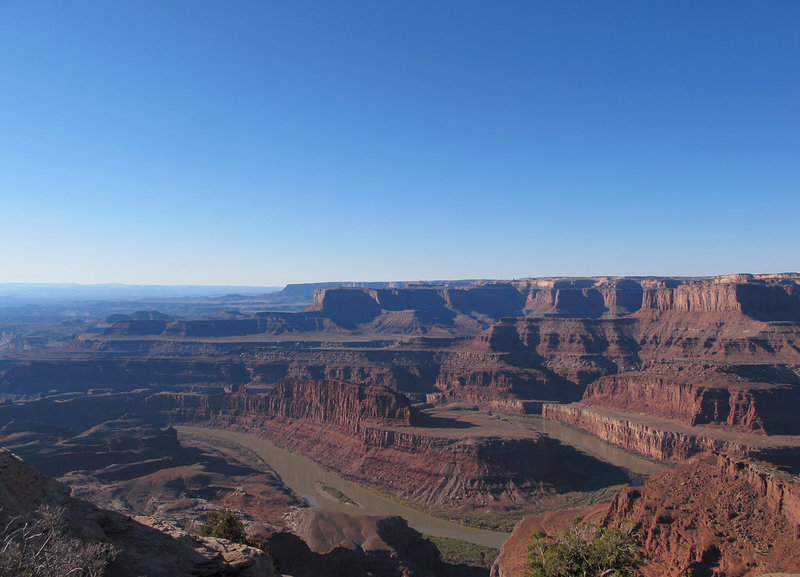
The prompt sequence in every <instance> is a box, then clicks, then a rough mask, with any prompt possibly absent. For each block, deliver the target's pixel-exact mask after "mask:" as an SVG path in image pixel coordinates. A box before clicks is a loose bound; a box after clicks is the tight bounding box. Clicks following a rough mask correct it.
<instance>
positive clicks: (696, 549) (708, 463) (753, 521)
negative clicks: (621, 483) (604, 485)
mask: <svg viewBox="0 0 800 577" xmlns="http://www.w3.org/2000/svg"><path fill="white" fill-rule="evenodd" d="M799 496H800V480H798V478H797V477H794V476H791V475H788V474H786V473H782V472H780V471H778V470H776V469H774V468H771V467H769V466H766V465H762V464H758V463H753V462H749V461H742V460H739V459H735V458H731V457H728V456H717V455H708V456H703V457H698V458H696V459H695V460H693V461H692V462H690V463H688V464H686V465H684V466H682V467H680V468H678V469H675V470H674V471H671V472H669V473H665V474H661V475H657V476H656V477H653V478H651V479H650V480H648V481H647V482H646V483H645V486H644V487H643V488H639V487H636V488H633V487H632V488H628V489H624V490H623V491H622V492H621V493H620V494H619V495H618V496H617V497H616V499H615V500H614V501H613V502H612V504H611V506H610V508H609V511H608V513H607V514H606V518H605V522H606V523H616V522H618V520H621V519H623V518H624V519H626V520H629V521H630V522H633V523H635V524H636V525H637V526H638V527H640V528H641V529H640V533H639V536H640V539H641V542H642V545H643V548H644V550H645V551H646V553H647V557H648V561H647V563H646V564H645V565H644V567H643V574H644V575H645V577H650V576H652V577H656V576H665V577H669V576H676V577H677V576H678V575H687V574H688V575H690V576H697V577H699V576H701V575H712V574H713V575H717V574H719V575H722V574H724V575H726V576H728V577H739V576H744V575H760V574H762V573H769V572H776V573H777V572H787V573H790V572H791V573H797V572H799V571H800V516H799V515H798V512H799V511H800V508H798V504H799V503H800V500H799V499H800V497H799Z"/></svg>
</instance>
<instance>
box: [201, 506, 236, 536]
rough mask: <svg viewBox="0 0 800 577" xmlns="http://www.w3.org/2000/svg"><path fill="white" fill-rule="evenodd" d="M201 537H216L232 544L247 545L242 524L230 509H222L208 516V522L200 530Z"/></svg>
mask: <svg viewBox="0 0 800 577" xmlns="http://www.w3.org/2000/svg"><path fill="white" fill-rule="evenodd" d="M200 536H202V537H217V538H219V539H227V540H228V541H233V542H234V543H244V544H247V532H246V531H245V529H244V523H242V521H241V520H240V519H239V518H238V517H237V516H236V513H234V512H233V511H231V510H230V509H226V508H225V507H222V508H220V509H216V510H214V511H211V513H209V514H208V521H206V524H205V525H203V528H202V529H200Z"/></svg>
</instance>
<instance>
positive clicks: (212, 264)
mask: <svg viewBox="0 0 800 577" xmlns="http://www.w3.org/2000/svg"><path fill="white" fill-rule="evenodd" d="M798 22H800V4H798V3H796V2H790V1H776V2H769V3H760V4H754V3H751V2H743V1H733V2H724V3H723V2H705V3H699V4H698V3H694V2H688V1H678V2H669V3H667V2H648V3H641V2H633V1H612V2H607V3H603V4H593V3H588V2H575V3H561V2H552V3H543V2H536V3H533V2H522V1H512V2H507V3H502V4H499V5H498V4H496V3H488V2H486V3H480V2H474V3H463V2H450V1H444V2H439V3H434V4H430V3H419V4H414V3H411V4H409V3H393V2H380V3H375V2H364V1H356V2H351V3H347V4H338V3H336V4H328V3H318V2H309V1H297V2H282V1H276V2H269V3H259V2H241V3H235V4H224V5H223V4H219V3H216V2H210V1H206V0H201V1H192V2H188V1H183V0H175V1H172V2H114V3H107V2H82V3H79V4H76V3H64V2H56V1H41V2H4V3H0V66H2V69H3V70H4V72H5V74H4V85H5V88H4V90H2V91H0V201H2V202H1V204H0V245H2V246H3V249H1V250H0V282H34V283H42V282H44V283H48V282H55V283H64V282H75V283H80V284H105V283H120V284H140V285H145V284H152V285H224V286H256V287H261V286H267V287H275V286H283V285H286V284H291V283H305V282H326V281H329V280H330V279H352V281H358V282H391V281H402V280H424V279H471V278H478V279H512V278H526V277H543V276H548V277H552V276H716V275H721V274H732V273H737V272H756V273H757V272H782V271H797V270H800V252H799V251H798V250H797V247H798V246H800V228H798V227H797V216H798V214H800V195H798V191H800V162H798V158H800V107H798V106H797V102H800V74H798V72H797V62H798V61H800V34H798V24H797V23H798ZM343 282H345V281H343Z"/></svg>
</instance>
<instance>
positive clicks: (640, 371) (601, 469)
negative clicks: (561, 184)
mask: <svg viewBox="0 0 800 577" xmlns="http://www.w3.org/2000/svg"><path fill="white" fill-rule="evenodd" d="M150 304H153V303H150V302H143V303H141V305H142V308H138V309H133V310H128V311H126V310H124V309H123V308H120V307H117V308H114V309H109V308H108V307H106V308H104V309H103V310H114V313H113V314H111V315H109V316H107V317H103V318H97V317H94V318H93V317H91V315H86V316H85V317H83V318H82V320H80V321H75V320H74V319H72V320H70V317H66V316H65V317H63V318H62V319H61V320H60V321H59V322H58V323H54V322H52V321H50V324H48V323H44V322H40V323H35V324H34V323H30V322H27V321H26V322H23V321H22V320H20V319H10V320H6V321H3V319H2V318H0V321H2V322H0V328H2V332H3V335H4V338H3V341H2V343H0V441H2V443H3V444H5V445H8V446H10V447H11V448H12V449H13V450H14V451H15V452H17V453H18V454H20V455H21V456H23V457H24V458H25V459H30V460H31V462H32V463H33V464H34V465H35V466H37V467H40V468H41V469H42V472H44V473H46V474H51V475H54V476H57V477H59V478H60V479H61V480H62V481H66V482H69V483H71V484H72V485H73V486H74V487H75V490H77V491H79V493H80V491H82V490H84V489H82V488H81V487H84V488H85V487H93V488H92V489H91V490H86V492H85V493H80V494H81V495H82V496H83V495H84V494H85V495H87V496H91V495H92V494H93V495H94V496H95V498H97V499H101V500H104V503H110V502H113V501H114V500H115V499H116V500H117V501H118V502H121V501H120V499H121V500H122V501H125V497H124V494H125V493H126V491H127V492H131V491H134V489H133V486H134V485H136V486H137V489H136V491H140V492H141V491H142V490H143V489H142V487H143V486H144V485H143V484H142V483H144V482H139V481H136V482H134V480H135V479H144V478H145V477H147V476H148V475H162V476H163V475H166V474H165V473H163V471H167V470H171V469H172V468H174V467H173V466H175V467H177V466H178V465H180V467H187V466H189V464H188V463H186V460H185V458H184V457H183V456H182V455H183V453H184V452H185V451H186V449H185V448H184V447H183V445H182V444H181V443H180V442H179V441H178V440H177V438H176V437H175V430H174V429H172V428H171V427H170V425H171V424H175V425H192V426H203V427H208V428H210V429H209V430H211V429H214V428H216V429H225V430H230V431H237V432H239V433H245V434H248V435H253V436H257V437H260V438H264V439H268V440H271V441H272V442H274V443H276V444H277V445H279V446H281V447H283V448H286V449H289V450H291V451H294V452H296V453H298V454H301V455H305V456H307V457H309V458H310V459H312V460H313V461H315V462H316V463H318V464H319V465H321V466H322V467H324V468H326V469H329V470H331V471H334V472H335V473H337V474H338V475H341V477H343V478H344V479H347V480H348V481H352V482H355V483H358V484H360V485H363V486H367V487H371V488H373V489H374V490H376V491H381V492H384V493H386V494H389V495H391V496H392V497H393V498H395V499H398V500H400V501H402V502H405V503H407V504H409V505H412V506H414V507H418V508H422V509H424V510H426V511H428V512H431V513H433V514H435V515H438V516H442V517H447V518H455V519H459V520H461V521H462V522H465V523H469V524H473V525H477V526H485V527H494V528H502V529H505V530H508V529H510V528H511V526H512V525H513V523H514V522H516V521H518V520H519V519H521V518H522V517H523V516H525V515H529V514H536V515H548V514H549V513H548V511H551V512H552V511H554V510H568V509H570V508H574V507H576V506H581V507H584V509H582V510H586V509H585V508H586V507H592V506H596V504H597V503H602V502H605V503H608V502H609V501H611V500H612V498H614V495H616V494H617V493H618V492H619V490H620V487H621V485H623V484H626V483H631V482H635V483H638V482H639V480H640V477H639V476H638V475H633V474H632V473H631V472H630V471H629V470H627V469H625V468H624V467H622V466H619V465H615V464H614V463H609V462H607V461H605V460H604V458H603V456H602V455H600V454H599V453H591V452H588V453H587V451H586V449H585V448H581V447H578V446H573V445H571V444H570V443H569V442H565V441H560V440H558V439H556V438H554V437H552V436H550V435H548V434H547V433H546V432H544V431H543V430H542V429H541V428H537V427H535V426H533V425H532V424H531V423H533V422H534V421H533V420H532V419H534V418H535V419H543V420H544V421H545V422H558V423H562V424H563V425H566V426H567V427H573V428H575V429H578V430H580V431H583V432H585V433H587V434H591V435H594V436H596V437H599V438H600V439H603V440H604V441H607V442H608V443H611V444H613V445H616V446H619V447H621V448H623V449H625V450H628V451H632V452H635V453H637V454H639V455H642V456H643V457H645V458H648V459H653V460H657V461H659V462H663V463H669V464H671V465H673V466H674V465H677V466H680V467H683V466H686V463H694V465H691V466H693V467H695V468H696V469H697V470H698V471H699V470H700V469H703V468H704V467H711V468H712V469H714V467H716V469H714V470H717V469H719V470H720V471H722V469H725V468H726V467H727V469H731V470H733V469H736V468H737V467H740V468H741V471H745V470H750V469H748V467H751V463H755V462H763V463H768V464H769V465H764V466H765V467H766V466H772V467H778V468H779V469H780V471H779V473H780V475H789V477H786V480H785V481H783V483H784V486H786V487H788V486H790V485H791V482H790V480H791V475H793V474H797V473H800V420H798V419H797V417H796V415H797V408H798V407H799V406H800V275H798V274H796V273H784V274H766V275H747V274H740V275H728V276H723V277H707V278H682V277H669V278H667V277H593V278H540V279H519V280H513V281H477V280H476V281H455V282H450V281H442V282H430V283H412V282H398V283H327V284H325V283H323V284H317V285H294V286H287V287H286V288H285V289H284V290H283V291H279V292H277V293H270V294H268V295H254V296H247V295H236V296H230V297H224V298H222V297H220V298H215V299H205V300H203V301H202V302H200V301H198V302H196V303H195V304H192V303H191V302H190V301H186V302H184V303H178V302H176V301H170V302H159V303H156V304H158V305H159V306H160V308H159V310H155V309H153V308H146V307H147V306H148V305H150ZM70 310H73V311H74V310H76V309H75V308H73V309H70ZM78 310H82V309H80V307H78ZM48 314H53V313H48ZM63 314H65V315H67V314H72V313H66V312H65V313H63ZM106 436H107V437H110V438H113V439H117V440H116V441H115V442H114V443H106V444H105V445H104V444H103V440H104V437H106ZM187 446H188V445H187ZM196 450H201V448H200V445H198V446H197V447H196ZM202 451H205V453H204V454H205V455H206V456H207V457H208V458H210V455H211V453H212V452H213V451H214V447H210V446H208V445H205V446H204V448H202ZM709 451H711V453H708V452H709ZM709 454H711V455H712V457H708V456H706V457H701V458H700V460H699V461H698V460H697V458H698V457H697V456H698V455H709ZM229 457H230V456H229ZM229 457H224V458H229ZM215 458H216V459H223V460H224V458H223V457H222V456H220V455H217V456H216V457H215ZM712 458H713V459H727V460H728V461H725V462H726V463H729V465H725V466H723V465H722V464H720V463H722V462H723V461H718V462H717V461H715V463H716V464H714V465H713V466H712V464H711V460H710V459H712ZM78 461H81V462H84V463H86V467H84V469H86V470H88V471H89V473H81V472H80V471H79V470H77V469H76V468H75V466H74V465H73V466H71V464H74V463H76V462H78ZM214 462H217V461H214ZM697 463H702V464H701V465H698V464H697ZM730 463H738V464H737V465H734V464H730ZM698 468H699V469H698ZM727 469H726V470H727ZM694 470H695V469H692V471H694ZM737 470H738V469H737ZM220 471H222V469H220ZM703 471H705V472H703V473H702V474H700V473H697V474H698V475H699V477H698V479H700V480H698V481H697V484H696V485H694V486H693V488H692V490H693V491H701V490H702V489H700V487H701V485H702V483H715V482H718V477H715V476H714V475H717V473H714V474H713V475H712V474H711V473H710V472H709V471H710V469H709V470H706V469H703ZM781 471H782V472H781ZM173 473H174V475H173V477H171V479H172V481H173V482H175V479H177V478H178V477H180V478H187V479H188V478H189V477H192V476H194V477H193V478H196V476H197V475H199V474H206V473H204V472H202V471H200V470H199V469H196V470H194V471H193V472H192V473H191V474H190V473H189V472H188V470H183V472H182V473H180V475H179V474H178V473H177V472H176V471H173ZM184 473H185V474H186V475H185V476H184V477H181V475H183V474H184ZM215 474H217V473H215ZM218 474H220V475H222V476H221V477H218V478H217V477H215V479H217V481H216V484H217V486H221V484H224V483H223V481H222V477H224V476H225V475H224V474H222V473H218ZM253 474H255V472H253ZM262 474H263V473H262ZM665 474H668V473H665ZM692 474H694V473H692ZM731 474H732V473H731ZM742 474H743V475H744V473H742ZM749 474H750V473H748V475H749ZM719 475H722V473H719ZM725 475H729V473H725ZM751 476H752V475H751ZM655 478H657V477H654V479H655ZM776 478H777V477H776ZM715 479H716V481H715ZM725 479H729V477H725ZM737 479H739V478H738V477H737ZM123 480H124V483H128V485H126V486H125V488H123V487H122V485H120V486H115V488H113V489H112V488H110V484H111V483H114V482H120V483H122V482H123ZM739 480H741V479H739ZM739 480H733V481H731V482H732V483H733V482H734V481H735V482H736V483H738V482H739ZM162 481H163V482H170V481H169V480H168V479H167V478H166V477H164V479H162ZM726 482H727V481H726ZM792 482H793V481H792ZM137 483H138V484H137ZM258 485H259V487H262V488H261V489H255V488H254V489H253V491H252V493H251V494H249V495H250V496H249V497H248V496H242V497H241V498H238V500H237V499H235V498H234V497H233V496H232V495H231V494H228V492H226V491H222V492H221V493H219V495H218V497H219V499H223V498H225V499H228V502H230V503H239V504H240V505H241V509H242V510H250V511H251V512H252V513H253V514H255V516H256V517H257V516H258V515H262V518H263V519H264V521H265V522H267V518H268V517H269V519H271V520H270V521H269V522H270V523H272V525H273V526H275V527H278V526H282V527H283V529H287V527H286V525H285V523H284V522H283V521H282V519H283V515H284V514H285V513H287V512H288V511H289V510H290V509H291V508H292V507H301V508H302V505H303V504H302V503H301V502H300V501H297V497H296V496H294V497H293V496H292V495H291V492H287V491H285V490H283V489H281V488H280V486H279V484H278V485H275V484H274V483H273V484H272V488H271V489H263V487H267V486H270V482H269V481H268V480H267V479H266V478H264V479H260V480H259V481H258ZM189 486H191V487H194V486H195V485H192V484H191V483H190V484H189V485H186V486H184V488H183V489H182V490H180V491H173V493H171V495H172V497H171V498H173V499H180V498H181V495H183V497H185V496H186V494H188V493H187V492H186V491H187V490H188V491H189V492H191V491H192V490H194V489H186V487H189ZM648 486H649V485H646V487H648ZM737 486H738V485H737ZM647 490H648V489H643V490H641V489H639V488H638V487H633V488H632V489H626V490H624V491H623V493H621V495H626V494H627V495H631V494H633V493H631V491H634V492H635V491H644V492H643V493H642V494H645V495H646V494H647V493H646V491H647ZM772 490H773V489H770V491H772ZM264 491H266V492H264ZM625 491H628V493H626V492H625ZM134 492H135V491H134ZM223 494H224V495H223ZM225 495H227V496H225ZM258 495H261V497H258ZM786 495H789V497H786V499H788V501H791V499H792V498H793V497H791V495H793V493H792V492H791V491H790V492H789V493H786ZM680 497H681V499H685V500H686V499H688V500H690V499H691V495H689V493H688V492H687V493H686V494H684V495H681V496H680ZM213 498H217V497H213ZM213 498H212V501H213ZM622 498H623V497H622V496H620V497H617V498H616V500H615V501H614V503H617V505H614V506H615V507H617V508H616V509H614V510H615V511H616V513H614V515H617V516H620V515H625V516H630V515H634V516H644V515H645V512H644V511H645V509H646V507H645V509H641V510H640V509H636V508H635V507H634V508H632V509H629V510H628V509H625V510H623V509H624V508H623V507H622V506H621V505H619V500H620V499H622ZM676 498H677V497H676ZM259 499H260V500H269V499H274V500H275V502H276V503H280V505H279V506H277V507H275V508H272V509H271V512H267V509H270V508H269V507H266V508H264V511H262V512H261V513H258V512H257V509H258V507H257V506H255V505H254V503H255V502H257V501H258V500H259ZM639 501H640V502H641V503H645V502H647V501H646V500H645V501H642V500H641V499H640V500H639ZM639 501H637V502H639ZM131 502H144V498H140V499H139V501H136V499H131V500H130V501H129V503H131ZM245 503H248V505H245ZM163 505H164V507H162V509H161V510H162V511H163V510H165V509H167V508H168V507H167V503H166V501H165V502H164V503H163ZM606 506H607V505H606ZM638 506H639V505H637V507H638ZM675 506H676V507H678V505H677V504H676V505H675ZM248 507H249V509H248ZM678 508H679V507H678ZM790 508H791V507H790ZM153 510H154V511H155V510H156V509H153ZM129 512H133V511H132V510H131V511H129ZM197 513H198V510H193V511H192V513H187V514H186V515H184V516H183V517H182V518H181V522H184V523H186V522H188V520H189V517H190V516H191V515H194V514H197ZM717 514H721V513H720V512H719V511H715V512H714V515H717ZM748 514H749V513H748ZM753 514H754V515H755V513H753ZM253 518H255V517H253ZM642 518H644V517H642ZM605 522H607V523H613V520H612V518H611V517H609V518H608V519H606V521H605ZM529 526H533V525H529ZM644 526H645V524H644V523H643V524H642V527H644ZM283 529H282V530H283ZM680 535H681V537H680V539H681V541H680V542H681V543H683V542H684V540H685V542H687V543H693V545H691V547H690V549H691V550H692V551H694V552H695V553H697V552H699V553H698V555H700V557H697V555H695V556H694V557H692V558H691V559H690V558H689V557H686V558H681V559H677V558H670V559H668V560H667V561H664V562H663V563H662V564H661V565H659V563H661V562H656V561H653V567H661V569H663V570H665V571H666V569H664V568H665V567H667V566H668V565H670V564H676V563H678V562H680V563H681V564H683V565H682V566H684V569H686V567H688V566H689V565H690V564H691V563H700V562H701V561H702V554H703V553H704V552H706V553H707V552H708V550H709V549H708V547H706V545H708V544H707V543H705V541H703V539H705V537H702V536H701V535H700V534H698V533H691V532H687V533H680ZM732 538H733V539H734V540H736V539H738V537H732ZM794 539H797V537H794ZM701 541H702V542H703V543H705V544H704V545H702V546H701V545H700V542H701ZM658 543H659V542H658V540H657V539H655V538H650V537H648V538H647V539H646V546H647V547H648V548H653V550H660V549H658V548H659V547H662V546H661V545H658ZM670 546H675V543H673V544H672V545H664V546H663V547H670ZM714 546H715V547H718V548H719V551H720V552H721V554H722V555H723V556H724V557H725V558H726V559H729V561H726V562H725V563H728V564H727V565H725V564H721V565H719V567H727V569H713V570H714V571H727V572H726V575H732V574H742V575H744V574H746V573H747V571H752V570H753V569H752V567H750V566H749V565H747V563H749V561H747V560H748V559H750V558H751V557H752V556H753V555H754V554H755V553H753V551H755V549H752V550H750V549H748V550H747V551H746V552H745V553H742V555H744V557H741V556H740V557H736V555H739V553H735V552H734V551H733V550H731V549H728V548H725V547H723V546H722V545H721V544H714ZM692 547H693V549H692ZM703 547H705V549H704V548H703ZM320 553H324V552H320ZM659 554H660V553H659ZM693 554H694V553H693ZM708 555H710V553H709V554H708ZM708 555H707V556H708ZM714 555H716V553H714ZM345 557H347V555H345ZM690 557H691V556H690ZM653 559H657V557H654V558H653ZM737 559H738V560H737ZM742 559H745V560H744V561H743V560H742ZM362 561H363V559H362ZM776 566H778V565H776ZM709 570H711V569H709ZM442 571H444V569H442ZM654 571H655V570H654ZM698 571H699V569H698ZM737 572H738V573H737ZM509 574H510V573H509ZM649 574H653V575H655V574H658V573H656V572H651V573H649ZM664 574H667V573H664ZM698 575H700V573H698Z"/></svg>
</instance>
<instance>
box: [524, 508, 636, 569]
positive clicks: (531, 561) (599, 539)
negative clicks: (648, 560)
mask: <svg viewBox="0 0 800 577" xmlns="http://www.w3.org/2000/svg"><path fill="white" fill-rule="evenodd" d="M638 559H639V549H638V547H637V545H636V543H635V542H634V540H633V539H632V538H631V536H630V535H629V534H628V533H626V532H625V531H622V530H620V529H616V528H614V527H603V526H601V525H597V524H594V523H581V522H580V521H579V520H576V521H575V522H573V525H572V527H570V528H569V529H566V530H564V531H561V532H560V533H558V534H556V535H554V536H548V535H547V534H545V533H543V532H541V531H537V532H536V533H534V534H533V535H531V544H530V546H529V547H528V572H527V575H528V577H631V576H633V575H634V574H635V573H634V570H635V568H636V564H637V562H638Z"/></svg>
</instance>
